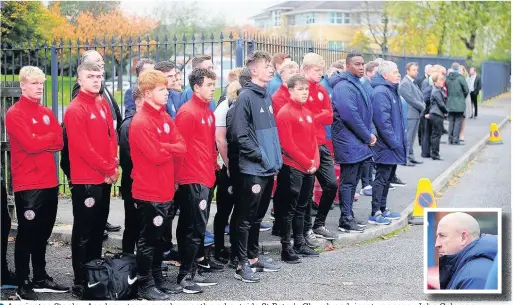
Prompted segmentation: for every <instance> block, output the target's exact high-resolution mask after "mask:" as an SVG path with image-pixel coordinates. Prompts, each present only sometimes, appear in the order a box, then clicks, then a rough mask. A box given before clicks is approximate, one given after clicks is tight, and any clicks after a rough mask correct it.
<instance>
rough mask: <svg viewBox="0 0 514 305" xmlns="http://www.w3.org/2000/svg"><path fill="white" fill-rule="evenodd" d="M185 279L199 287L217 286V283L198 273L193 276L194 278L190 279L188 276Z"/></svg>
mask: <svg viewBox="0 0 514 305" xmlns="http://www.w3.org/2000/svg"><path fill="white" fill-rule="evenodd" d="M187 279H188V280H190V281H193V282H195V283H196V284H197V285H198V286H200V287H208V286H215V285H218V282H216V281H215V280H213V279H210V278H208V277H205V276H203V275H201V274H198V273H197V274H195V275H194V277H192V278H191V276H190V275H188V276H187Z"/></svg>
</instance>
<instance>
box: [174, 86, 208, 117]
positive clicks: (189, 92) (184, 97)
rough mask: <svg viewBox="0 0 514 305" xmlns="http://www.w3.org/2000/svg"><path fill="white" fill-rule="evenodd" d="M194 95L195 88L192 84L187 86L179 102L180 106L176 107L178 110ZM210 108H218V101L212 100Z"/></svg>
mask: <svg viewBox="0 0 514 305" xmlns="http://www.w3.org/2000/svg"><path fill="white" fill-rule="evenodd" d="M191 97H193V90H192V89H191V87H190V86H187V87H186V88H185V89H184V91H183V92H182V96H181V98H180V103H179V104H178V107H176V108H177V109H176V110H177V112H178V110H179V109H180V107H182V105H184V104H185V103H186V102H187V101H189V100H190V99H191ZM209 109H211V110H212V111H214V110H216V101H215V100H214V99H212V100H211V103H210V104H209Z"/></svg>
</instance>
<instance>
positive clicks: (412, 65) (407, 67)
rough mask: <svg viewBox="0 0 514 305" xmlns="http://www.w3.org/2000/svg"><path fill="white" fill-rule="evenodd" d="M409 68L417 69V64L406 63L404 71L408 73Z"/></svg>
mask: <svg viewBox="0 0 514 305" xmlns="http://www.w3.org/2000/svg"><path fill="white" fill-rule="evenodd" d="M411 67H419V65H418V63H417V62H409V63H407V65H406V66H405V70H406V71H409V70H410V68H411Z"/></svg>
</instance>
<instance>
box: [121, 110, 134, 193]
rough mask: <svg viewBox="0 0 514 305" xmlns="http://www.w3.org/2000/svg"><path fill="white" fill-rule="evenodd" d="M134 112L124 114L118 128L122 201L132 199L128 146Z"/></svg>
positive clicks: (130, 162) (131, 166)
mask: <svg viewBox="0 0 514 305" xmlns="http://www.w3.org/2000/svg"><path fill="white" fill-rule="evenodd" d="M134 114H135V111H130V112H127V113H126V116H125V119H124V120H123V122H122V123H121V125H120V127H119V128H118V144H119V145H120V166H121V170H122V172H121V186H120V193H121V198H122V199H128V198H131V197H132V182H133V180H132V178H131V177H130V174H131V173H132V168H133V167H134V166H133V164H132V159H131V158H130V145H129V127H130V123H131V122H132V118H133V117H134Z"/></svg>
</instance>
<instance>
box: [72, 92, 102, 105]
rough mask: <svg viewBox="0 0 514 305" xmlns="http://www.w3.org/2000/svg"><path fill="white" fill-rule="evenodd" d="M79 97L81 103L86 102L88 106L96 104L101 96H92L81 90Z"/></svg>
mask: <svg viewBox="0 0 514 305" xmlns="http://www.w3.org/2000/svg"><path fill="white" fill-rule="evenodd" d="M77 96H78V97H80V99H81V101H83V102H86V103H88V104H94V103H95V102H96V98H97V97H98V96H99V94H91V93H88V92H85V91H83V90H79V93H78V94H77Z"/></svg>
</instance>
